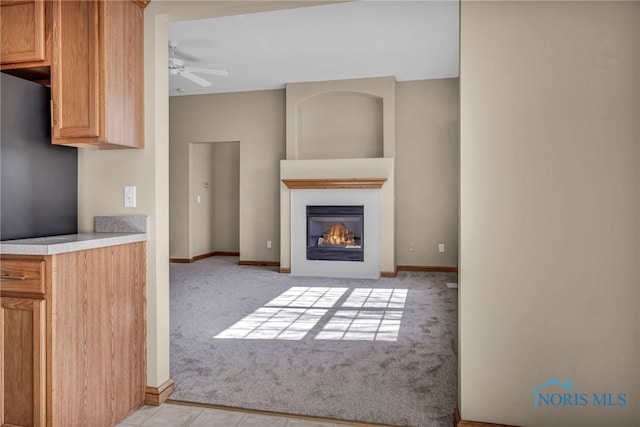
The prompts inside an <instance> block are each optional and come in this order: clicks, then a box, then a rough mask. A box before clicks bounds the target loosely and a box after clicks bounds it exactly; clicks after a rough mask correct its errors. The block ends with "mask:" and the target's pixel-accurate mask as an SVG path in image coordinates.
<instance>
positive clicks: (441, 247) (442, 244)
mask: <svg viewBox="0 0 640 427" xmlns="http://www.w3.org/2000/svg"><path fill="white" fill-rule="evenodd" d="M438 252H444V243H440V244H439V245H438Z"/></svg>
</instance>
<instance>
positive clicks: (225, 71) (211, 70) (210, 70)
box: [189, 66, 229, 77]
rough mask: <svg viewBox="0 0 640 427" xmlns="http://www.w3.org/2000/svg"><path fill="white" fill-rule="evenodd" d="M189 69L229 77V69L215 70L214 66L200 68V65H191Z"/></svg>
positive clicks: (199, 72) (193, 71) (194, 71)
mask: <svg viewBox="0 0 640 427" xmlns="http://www.w3.org/2000/svg"><path fill="white" fill-rule="evenodd" d="M189 71H191V72H192V73H198V74H211V75H212V76H222V77H227V76H228V75H229V72H228V71H227V70H215V69H212V68H200V67H191V66H189Z"/></svg>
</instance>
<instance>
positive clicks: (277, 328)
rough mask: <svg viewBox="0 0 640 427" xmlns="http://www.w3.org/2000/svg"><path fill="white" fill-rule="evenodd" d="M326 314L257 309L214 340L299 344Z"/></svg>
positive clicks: (284, 309)
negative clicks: (230, 339)
mask: <svg viewBox="0 0 640 427" xmlns="http://www.w3.org/2000/svg"><path fill="white" fill-rule="evenodd" d="M326 312H327V310H318V309H305V308H268V307H260V308H259V309H257V310H256V311H254V312H253V313H251V314H250V315H248V316H246V317H245V318H243V319H242V320H240V321H239V322H236V323H235V324H234V325H233V326H231V327H230V328H228V329H225V330H224V331H222V332H221V333H219V334H218V335H216V336H215V337H214V338H235V339H250V340H251V339H262V340H301V339H302V338H304V337H305V335H307V333H308V332H309V331H310V330H311V329H313V327H314V326H315V325H316V324H317V323H318V322H319V321H320V319H322V317H323V316H324V315H325V314H326Z"/></svg>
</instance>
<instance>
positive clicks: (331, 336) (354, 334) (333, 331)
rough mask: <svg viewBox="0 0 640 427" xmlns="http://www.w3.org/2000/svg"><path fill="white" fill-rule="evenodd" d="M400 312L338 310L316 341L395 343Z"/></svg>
mask: <svg viewBox="0 0 640 427" xmlns="http://www.w3.org/2000/svg"><path fill="white" fill-rule="evenodd" d="M401 321H402V311H364V310H363V311H358V310H339V311H338V312H336V314H335V315H334V316H333V317H332V318H331V319H330V320H329V321H328V322H327V324H326V325H324V328H323V329H322V330H321V331H320V332H318V335H316V339H317V340H345V341H347V340H359V341H397V340H398V333H399V332H400V322H401Z"/></svg>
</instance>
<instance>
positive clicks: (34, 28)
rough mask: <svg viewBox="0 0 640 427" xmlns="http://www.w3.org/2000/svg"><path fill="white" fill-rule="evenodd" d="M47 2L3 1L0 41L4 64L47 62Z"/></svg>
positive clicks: (0, 10)
mask: <svg viewBox="0 0 640 427" xmlns="http://www.w3.org/2000/svg"><path fill="white" fill-rule="evenodd" d="M44 5H45V4H44V1H43V0H2V2H0V40H1V41H2V49H1V51H0V56H1V57H2V64H13V63H20V62H33V61H43V60H44V59H45V37H46V34H45V8H44Z"/></svg>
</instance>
